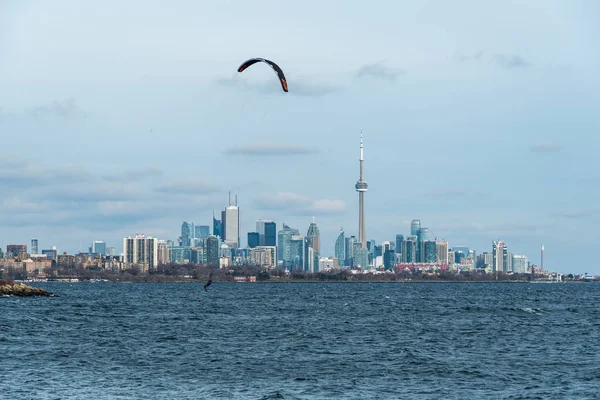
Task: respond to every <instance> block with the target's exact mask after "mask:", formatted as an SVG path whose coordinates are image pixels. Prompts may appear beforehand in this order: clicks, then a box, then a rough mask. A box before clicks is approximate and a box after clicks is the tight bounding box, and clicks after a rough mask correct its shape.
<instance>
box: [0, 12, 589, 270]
mask: <svg viewBox="0 0 600 400" xmlns="http://www.w3.org/2000/svg"><path fill="white" fill-rule="evenodd" d="M599 15H600V5H598V3H597V2H595V1H591V0H590V1H528V2H526V3H523V2H518V1H488V2H479V1H454V2H443V1H435V2H434V1H429V2H425V1H419V2H416V1H415V2H405V1H370V2H359V1H327V2H318V1H304V2H294V3H291V2H281V1H277V2H276V1H261V0H253V1H202V2H198V1H196V2H193V1H173V2H169V3H165V2H158V1H144V2H141V1H139V2H138V1H129V2H124V3H123V2H111V1H105V2H96V3H90V2H86V3H85V4H84V3H81V2H76V1H55V2H52V3H50V2H41V1H7V2H6V1H5V2H2V3H0V60H1V62H0V88H2V90H0V139H2V148H1V149H0V156H1V157H0V185H1V186H2V188H3V191H2V192H3V196H2V198H1V200H0V201H2V207H1V208H0V240H2V241H3V242H4V246H6V244H10V243H27V244H29V241H30V239H31V238H32V237H37V238H38V239H39V241H40V246H41V248H49V247H51V246H53V245H56V246H58V247H59V249H60V250H61V251H62V250H64V251H68V252H74V251H77V250H79V249H82V250H85V249H87V247H88V246H89V244H90V243H91V242H92V241H93V240H105V241H107V243H108V245H109V246H110V245H112V246H115V247H116V248H117V251H120V250H121V247H122V238H123V237H124V236H127V235H132V234H135V233H145V234H146V235H152V236H157V237H159V238H164V239H169V238H172V239H175V238H176V237H177V236H178V234H179V230H180V226H181V222H182V221H183V220H188V221H194V222H195V223H197V224H209V223H210V222H211V217H212V210H215V211H216V212H218V211H219V210H220V209H222V208H223V207H224V206H225V205H226V204H227V192H228V191H229V190H231V191H232V192H233V193H238V196H239V205H240V209H241V220H242V221H241V222H242V235H244V233H245V232H246V231H248V230H253V229H254V221H255V220H256V219H259V218H272V219H275V220H276V222H277V223H278V229H280V228H281V223H282V222H285V223H287V224H289V225H291V226H293V227H296V228H298V229H300V230H301V231H303V232H304V231H306V230H307V229H308V225H309V223H310V221H311V217H312V216H313V215H314V216H315V217H316V221H317V223H318V225H319V227H320V230H321V234H322V243H323V249H324V253H327V254H329V253H332V252H333V244H334V241H335V237H336V236H337V233H338V232H339V229H340V227H342V226H343V227H344V230H345V231H346V234H347V235H350V234H355V235H357V233H358V227H357V225H358V196H357V193H356V192H355V191H354V183H355V182H356V180H357V178H358V162H357V161H358V141H359V135H360V131H361V130H362V131H363V133H364V141H365V157H366V161H365V179H366V181H367V182H368V183H369V191H368V192H367V194H366V221H367V236H368V237H369V238H373V239H375V240H376V241H377V242H381V241H383V240H392V239H393V238H394V237H395V234H396V233H405V234H406V233H407V232H408V231H409V229H410V220H411V219H413V218H418V219H421V221H422V225H423V226H427V227H429V228H430V229H431V230H432V232H433V233H434V234H435V235H436V236H437V237H438V238H442V237H443V238H446V239H447V240H448V241H449V243H450V246H453V245H456V246H458V245H468V246H470V247H471V248H474V249H476V250H477V252H482V251H491V248H492V241H493V240H495V239H498V238H500V239H503V240H505V241H506V242H507V243H508V246H509V249H510V251H511V252H513V253H515V254H525V255H528V256H529V257H530V260H531V261H533V262H536V263H537V262H539V248H540V245H541V244H544V245H545V248H546V266H547V267H548V268H551V269H555V270H559V271H562V272H588V273H600V265H599V264H597V263H596V262H595V261H594V260H592V259H590V257H591V255H592V253H593V251H592V250H585V249H592V248H593V247H592V246H595V244H596V242H597V238H598V235H599V234H598V232H599V231H600V223H599V222H600V189H599V188H600V185H599V183H600V172H599V171H600V165H599V161H598V156H597V154H598V150H599V148H600V139H598V133H599V131H600V121H599V114H598V110H599V109H600V94H599V93H600V91H599V89H600V79H599V76H598V71H600V50H599V48H598V46H597V38H598V37H600V27H599V26H598V24H597V21H598V16H599ZM250 57H265V58H269V59H272V60H274V61H276V62H277V63H278V64H279V65H280V66H281V67H282V68H283V70H284V71H285V73H286V76H287V79H288V85H289V90H290V91H289V93H283V92H282V91H281V88H280V86H279V83H278V81H277V79H276V77H275V75H274V73H273V71H272V70H271V69H270V68H268V67H267V66H266V65H261V64H259V65H255V66H253V67H252V68H249V69H248V70H246V71H244V73H242V74H238V73H237V72H236V69H237V67H238V66H239V64H240V63H241V62H242V61H244V60H245V59H247V58H250ZM243 242H245V239H243Z"/></svg>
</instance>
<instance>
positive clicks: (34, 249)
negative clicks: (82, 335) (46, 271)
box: [31, 239, 543, 254]
mask: <svg viewBox="0 0 600 400" xmlns="http://www.w3.org/2000/svg"><path fill="white" fill-rule="evenodd" d="M542 248H543V246H542ZM31 254H38V240H37V239H31Z"/></svg>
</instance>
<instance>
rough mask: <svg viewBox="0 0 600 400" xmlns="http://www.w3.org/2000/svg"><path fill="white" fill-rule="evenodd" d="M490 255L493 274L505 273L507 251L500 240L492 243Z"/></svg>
mask: <svg viewBox="0 0 600 400" xmlns="http://www.w3.org/2000/svg"><path fill="white" fill-rule="evenodd" d="M492 254H493V256H494V261H493V263H492V270H493V271H494V272H507V269H508V265H507V258H508V249H507V247H506V243H505V242H503V241H502V240H496V241H494V244H493V252H492Z"/></svg>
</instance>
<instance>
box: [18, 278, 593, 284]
mask: <svg viewBox="0 0 600 400" xmlns="http://www.w3.org/2000/svg"><path fill="white" fill-rule="evenodd" d="M20 282H26V283H139V284H152V283H154V284H156V283H178V284H182V283H191V284H197V285H204V284H205V283H206V282H204V281H200V280H173V281H162V282H161V281H155V282H152V281H133V280H132V281H129V280H119V281H110V280H108V281H91V280H78V281H66V280H65V281H61V280H35V281H29V280H25V281H20ZM213 283H218V284H240V283H255V284H256V283H258V284H270V283H274V284H284V283H307V284H308V283H312V284H316V283H336V284H358V283H390V284H394V283H395V284H406V283H457V284H460V283H469V284H473V283H496V284H506V283H591V282H586V281H574V280H573V281H545V280H536V281H527V280H505V281H496V280H465V281H455V280H406V281H389V280H372V281H361V280H347V281H336V280H331V281H329V280H308V279H306V280H295V279H285V280H284V279H280V280H266V281H254V282H233V281H216V280H214V281H213Z"/></svg>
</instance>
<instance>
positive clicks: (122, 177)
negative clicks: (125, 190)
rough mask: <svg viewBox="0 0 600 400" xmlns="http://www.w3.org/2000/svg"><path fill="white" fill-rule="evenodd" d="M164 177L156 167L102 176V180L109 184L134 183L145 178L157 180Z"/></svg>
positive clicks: (162, 172) (161, 171)
mask: <svg viewBox="0 0 600 400" xmlns="http://www.w3.org/2000/svg"><path fill="white" fill-rule="evenodd" d="M163 175H164V171H163V170H162V169H160V168H158V167H145V168H138V169H130V170H124V171H121V172H115V173H112V174H107V175H104V176H102V179H104V180H106V181H110V182H135V181H140V180H143V179H146V178H157V177H160V176H163Z"/></svg>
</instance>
